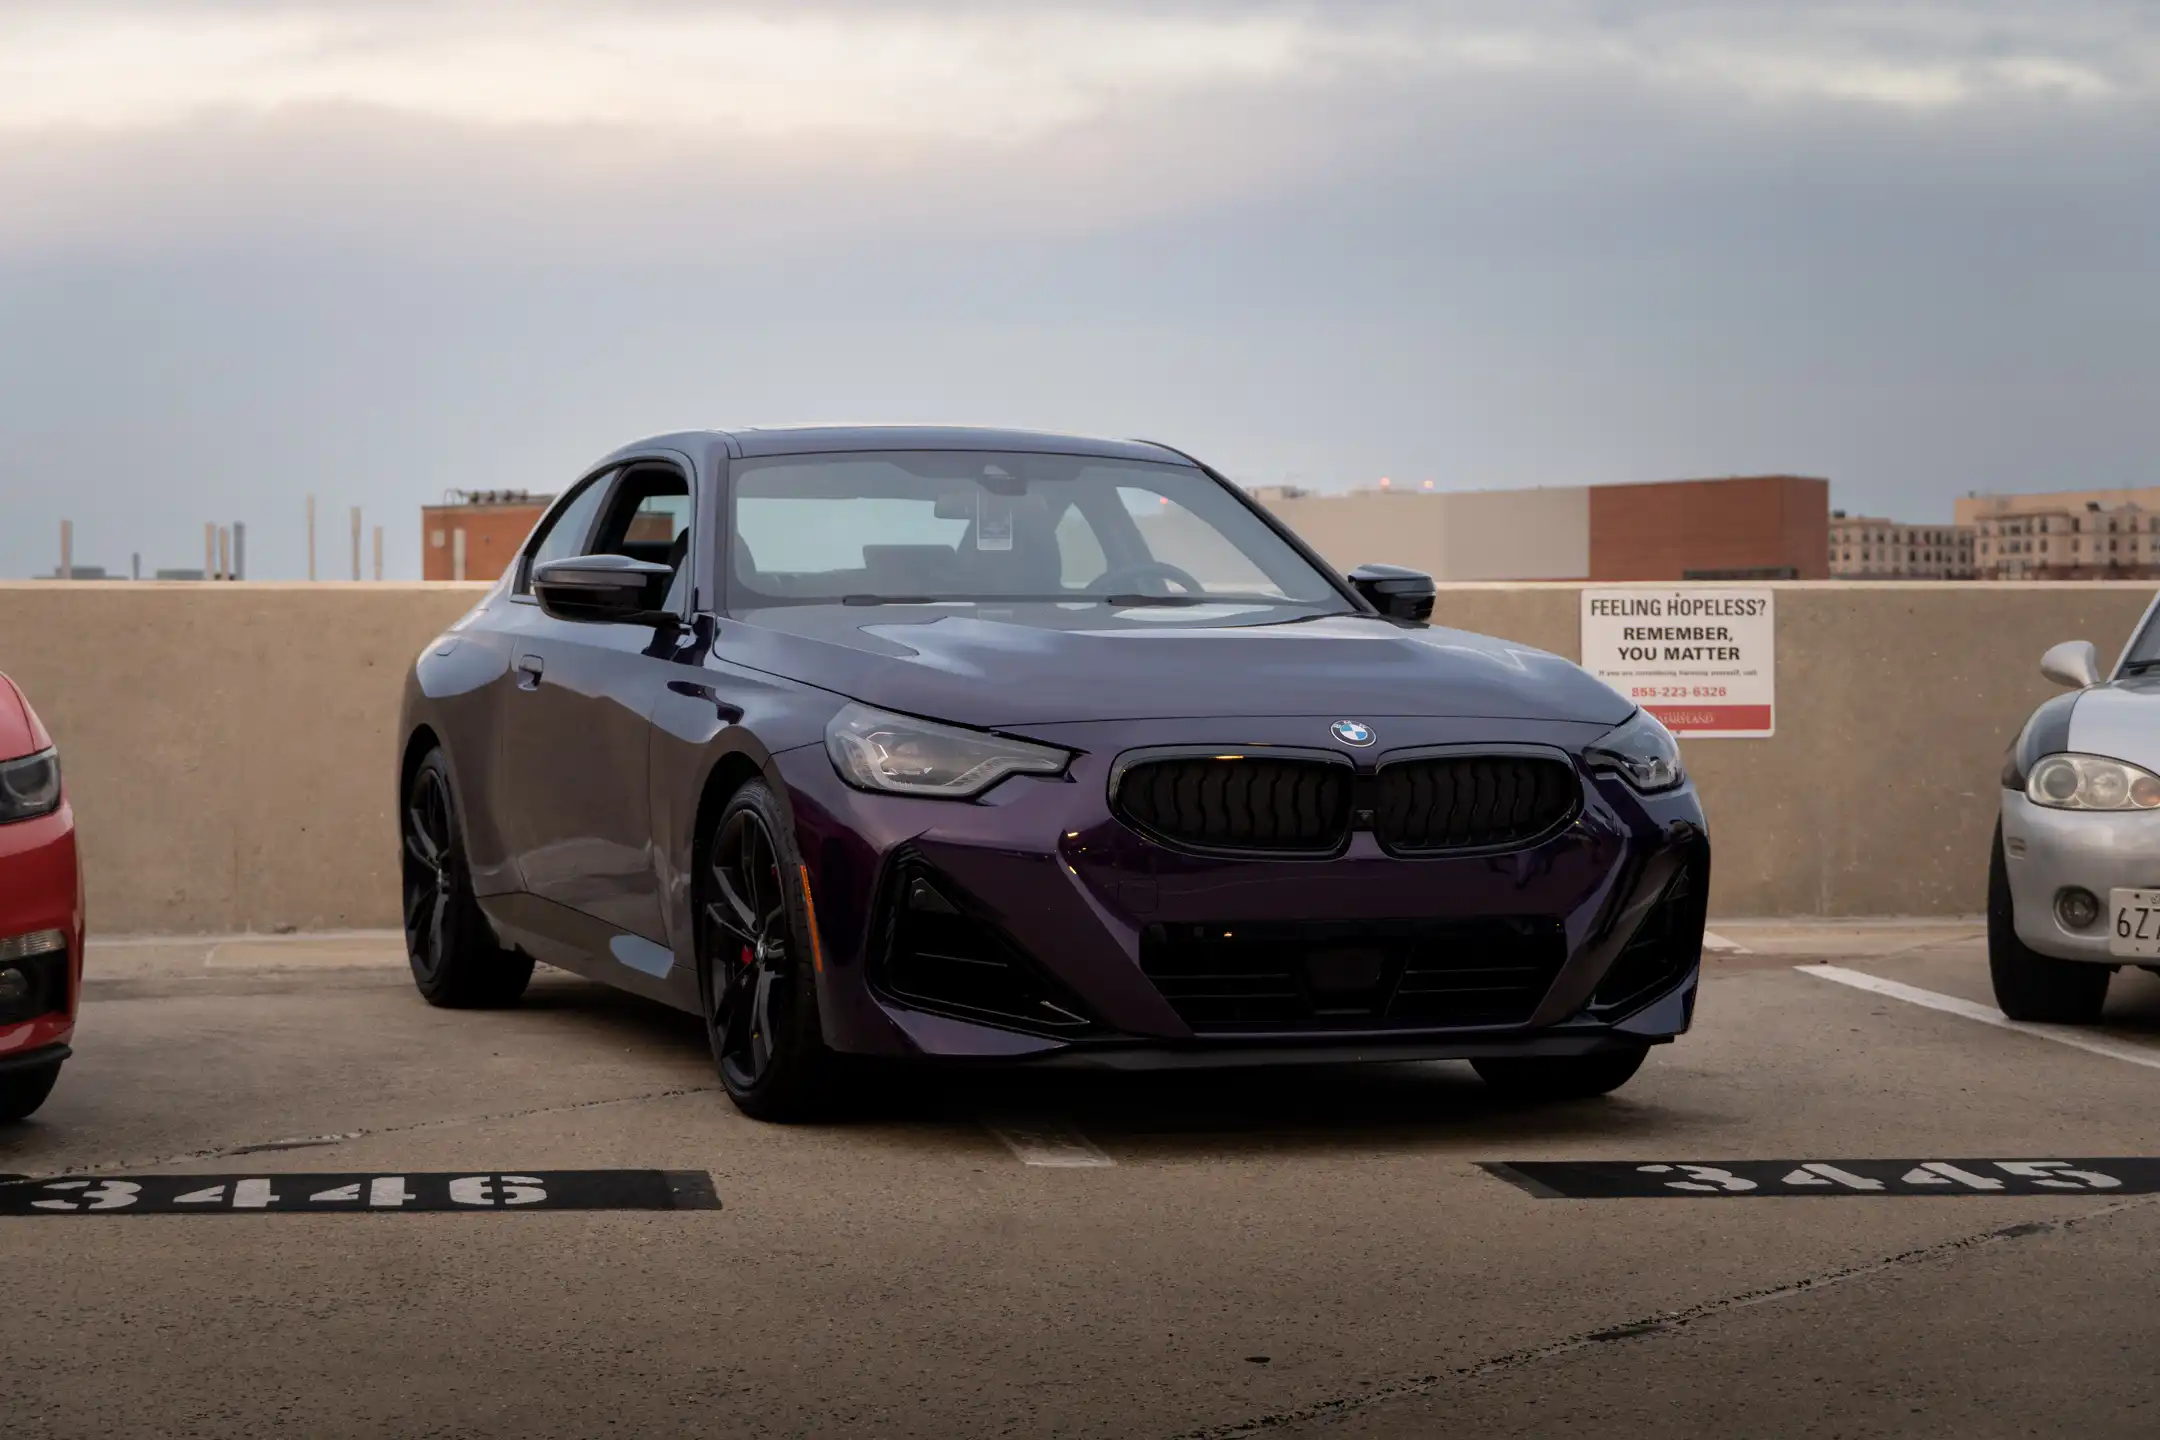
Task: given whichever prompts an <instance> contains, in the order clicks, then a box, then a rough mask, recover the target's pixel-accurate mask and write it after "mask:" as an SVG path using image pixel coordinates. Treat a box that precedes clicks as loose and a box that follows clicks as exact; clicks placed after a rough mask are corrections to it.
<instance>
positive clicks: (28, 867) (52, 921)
mask: <svg viewBox="0 0 2160 1440" xmlns="http://www.w3.org/2000/svg"><path fill="white" fill-rule="evenodd" d="M82 954H83V892H82V869H81V867H80V866H78V865H77V864H76V863H75V813H74V811H73V810H71V809H70V808H69V807H68V802H67V792H66V791H65V790H63V789H62V788H61V785H60V757H59V754H58V753H57V752H56V751H55V750H54V749H53V743H52V737H51V736H50V735H47V734H46V733H45V727H44V726H43V725H41V724H39V723H38V717H37V712H36V711H35V710H32V709H31V708H30V702H29V701H28V700H26V699H24V698H23V693H22V691H20V690H18V689H16V688H15V682H13V681H12V680H10V679H8V677H7V676H5V675H0V1123H4V1122H7V1121H11V1120H20V1119H22V1118H23V1117H24V1116H26V1115H28V1114H30V1112H31V1111H33V1110H35V1109H37V1108H38V1106H40V1105H42V1104H44V1103H45V1097H46V1096H47V1095H50V1094H51V1093H52V1088H53V1082H54V1081H55V1080H57V1079H59V1078H60V1063H61V1062H62V1061H64V1060H66V1059H67V1058H68V1053H69V1052H68V1041H69V1039H70V1038H72V1037H73V1036H74V1034H75V1003H76V999H77V997H78V996H79V995H80V994H81V993H82Z"/></svg>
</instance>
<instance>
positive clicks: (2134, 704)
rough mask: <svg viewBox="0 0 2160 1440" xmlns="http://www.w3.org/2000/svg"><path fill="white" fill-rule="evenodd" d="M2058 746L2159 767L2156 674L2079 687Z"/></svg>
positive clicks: (2159, 716)
mask: <svg viewBox="0 0 2160 1440" xmlns="http://www.w3.org/2000/svg"><path fill="white" fill-rule="evenodd" d="M2062 748H2064V749H2066V750H2076V751H2080V752H2082V753H2084V754H2087V755H2106V756H2109V757H2111V758H2113V759H2116V760H2127V761H2129V762H2130V763H2131V764H2132V765H2142V766H2144V767H2145V768H2146V769H2148V770H2160V676H2152V675H2140V676H2135V677H2132V678H2129V679H2124V680H2116V681H2113V682H2111V683H2109V684H2106V685H2095V686H2094V687H2093V688H2091V689H2090V690H2082V691H2079V692H2078V695H2077V701H2076V704H2075V706H2074V707H2073V708H2072V709H2071V711H2070V729H2069V735H2068V738H2067V740H2066V742H2065V743H2064V744H2063V746H2062Z"/></svg>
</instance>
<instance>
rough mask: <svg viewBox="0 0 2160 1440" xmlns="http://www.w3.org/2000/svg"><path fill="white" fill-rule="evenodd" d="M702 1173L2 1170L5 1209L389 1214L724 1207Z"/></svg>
mask: <svg viewBox="0 0 2160 1440" xmlns="http://www.w3.org/2000/svg"><path fill="white" fill-rule="evenodd" d="M719 1208H720V1199H719V1196H717V1195H716V1194H714V1192H713V1183H712V1176H711V1175H710V1174H709V1173H707V1172H706V1171H703V1170H533V1171H527V1172H524V1173H521V1174H515V1175H513V1174H507V1173H501V1174H454V1173H450V1172H447V1171H446V1172H443V1173H440V1174H433V1173H430V1174H420V1173H416V1172H407V1173H405V1174H402V1175H385V1174H381V1173H379V1172H361V1173H357V1174H349V1173H341V1174H329V1173H320V1172H318V1173H311V1174H297V1173H293V1172H290V1171H287V1172H285V1173H282V1174H280V1173H275V1172H261V1171H258V1172H256V1173H255V1174H252V1175H71V1176H60V1177H55V1178H52V1179H46V1180H31V1179H8V1178H5V1177H0V1216H21V1217H26V1218H27V1217H33V1216H40V1215H84V1216H90V1215H107V1216H118V1215H386V1214H392V1215H394V1214H405V1215H417V1214H429V1213H433V1214H445V1213H447V1214H458V1215H478V1214H483V1213H488V1212H504V1211H515V1212H523V1213H530V1212H537V1211H542V1210H717V1209H719Z"/></svg>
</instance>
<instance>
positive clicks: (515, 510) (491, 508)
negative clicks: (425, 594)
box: [420, 490, 555, 580]
mask: <svg viewBox="0 0 2160 1440" xmlns="http://www.w3.org/2000/svg"><path fill="white" fill-rule="evenodd" d="M450 494H451V495H452V496H453V497H455V498H454V499H453V500H450V501H448V502H446V503H444V504H441V505H423V506H421V507H420V578H421V579H423V580H493V579H495V578H496V577H497V576H499V575H501V574H502V573H503V571H504V570H506V569H508V568H509V566H510V560H511V557H512V556H514V555H516V554H517V552H518V547H519V546H520V545H522V544H524V543H525V537H526V536H527V535H530V534H531V533H532V529H533V526H535V525H537V524H539V523H540V517H541V515H542V514H544V513H545V512H546V510H547V507H548V504H549V502H551V501H552V500H553V499H554V498H555V497H554V496H552V495H535V494H532V493H531V492H530V491H525V490H453V491H451V492H450Z"/></svg>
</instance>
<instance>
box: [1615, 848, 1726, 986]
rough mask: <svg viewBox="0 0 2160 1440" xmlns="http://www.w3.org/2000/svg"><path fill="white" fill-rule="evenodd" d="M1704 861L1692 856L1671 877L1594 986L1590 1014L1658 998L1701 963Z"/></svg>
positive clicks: (1706, 893)
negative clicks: (1593, 1009)
mask: <svg viewBox="0 0 2160 1440" xmlns="http://www.w3.org/2000/svg"><path fill="white" fill-rule="evenodd" d="M1709 898H1710V856H1709V854H1708V852H1707V851H1701V850H1698V851H1697V852H1696V853H1694V854H1692V855H1690V856H1689V857H1688V860H1687V862H1686V863H1685V864H1683V865H1682V866H1681V867H1680V872H1679V873H1678V874H1677V875H1675V876H1673V878H1672V882H1671V883H1670V884H1668V885H1667V886H1666V887H1665V893H1664V894H1663V895H1661V896H1659V897H1658V901H1657V903H1656V904H1655V905H1653V906H1651V907H1650V913H1649V914H1648V915H1645V916H1644V917H1643V922H1642V924H1641V925H1639V926H1637V927H1636V929H1635V934H1634V936H1633V938H1631V939H1630V940H1629V941H1628V943H1627V946H1626V948H1625V949H1623V950H1622V951H1621V952H1620V956H1619V958H1618V959H1616V960H1614V961H1613V963H1612V969H1610V970H1608V971H1606V972H1605V978H1604V979H1603V980H1601V981H1599V982H1598V988H1597V994H1596V995H1595V996H1593V997H1592V998H1591V1005H1592V1006H1593V1008H1595V1009H1598V1010H1601V1011H1606V1012H1611V1011H1616V1010H1622V1009H1626V1008H1628V1007H1631V1006H1634V1005H1637V1004H1639V1003H1641V1002H1643V1001H1645V1000H1649V999H1651V998H1652V997H1653V996H1656V995H1658V994H1661V993H1662V992H1664V991H1666V990H1668V989H1670V988H1671V987H1672V986H1673V985H1674V984H1676V983H1677V982H1678V981H1679V980H1680V978H1681V977H1682V976H1684V975H1686V974H1687V972H1688V971H1689V970H1690V969H1692V968H1693V967H1694V965H1695V964H1696V962H1697V961H1699V960H1701V959H1702V937H1703V921H1704V918H1705V916H1706V914H1707V913H1708V910H1709Z"/></svg>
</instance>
